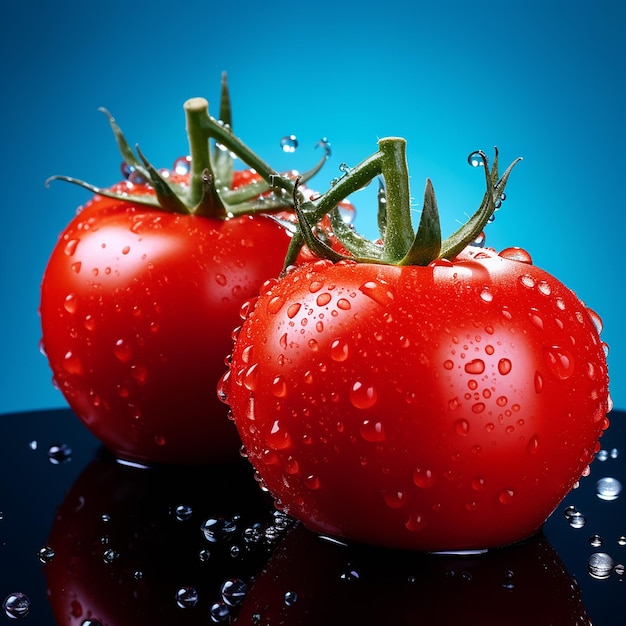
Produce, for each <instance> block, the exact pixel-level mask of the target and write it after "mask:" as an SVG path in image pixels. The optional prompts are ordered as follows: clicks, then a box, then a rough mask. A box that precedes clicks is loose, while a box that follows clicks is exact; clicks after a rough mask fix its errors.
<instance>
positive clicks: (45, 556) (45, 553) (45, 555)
mask: <svg viewBox="0 0 626 626" xmlns="http://www.w3.org/2000/svg"><path fill="white" fill-rule="evenodd" d="M37 556H38V558H39V560H40V561H41V562H42V563H44V564H45V563H50V561H52V559H53V558H54V550H53V549H52V548H51V547H50V546H43V548H40V549H39V551H38V552H37Z"/></svg>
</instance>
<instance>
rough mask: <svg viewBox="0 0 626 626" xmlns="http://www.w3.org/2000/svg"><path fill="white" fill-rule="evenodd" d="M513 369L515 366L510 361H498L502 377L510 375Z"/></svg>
mask: <svg viewBox="0 0 626 626" xmlns="http://www.w3.org/2000/svg"><path fill="white" fill-rule="evenodd" d="M512 368H513V364H512V363H511V361H510V360H509V359H500V360H499V361H498V371H499V372H500V374H502V376H506V375H507V374H509V373H510V371H511V369H512Z"/></svg>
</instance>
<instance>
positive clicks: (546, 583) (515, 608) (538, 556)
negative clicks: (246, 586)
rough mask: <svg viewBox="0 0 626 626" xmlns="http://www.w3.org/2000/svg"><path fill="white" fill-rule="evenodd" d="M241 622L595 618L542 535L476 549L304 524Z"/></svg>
mask: <svg viewBox="0 0 626 626" xmlns="http://www.w3.org/2000/svg"><path fill="white" fill-rule="evenodd" d="M234 623H235V624H263V625H264V626H277V625H278V624H299V625H301V626H306V625H311V626H317V625H318V624H335V625H339V624H343V625H345V626H348V625H350V624H363V625H368V624H481V626H487V625H501V624H509V625H511V626H514V625H526V624H536V625H547V624H570V625H578V626H584V625H587V626H589V625H590V624H591V621H590V619H589V617H588V615H587V612H586V610H585V607H584V605H583V602H582V598H581V593H580V589H579V587H578V586H577V585H576V583H575V581H574V580H573V579H572V577H571V576H570V575H569V574H568V572H567V569H566V568H565V565H564V564H563V562H562V560H561V558H560V557H559V555H558V554H557V553H556V551H555V550H554V548H553V547H552V546H551V545H550V544H549V543H548V542H547V541H546V540H545V538H544V537H541V536H539V537H534V538H533V539H532V540H530V541H528V542H524V543H521V544H517V545H515V546H511V547H509V548H506V549H502V550H494V551H491V552H489V553H487V554H477V555H462V556H458V555H457V556H454V555H446V556H442V555H430V554H415V553H410V552H404V553H403V552H399V551H397V550H380V549H374V548H370V547H363V546H345V545H337V544H336V543H331V542H329V541H327V540H323V539H320V538H319V537H317V536H315V535H314V534H313V533H311V532H308V531H307V530H306V529H305V528H304V527H302V526H299V527H297V528H295V529H294V530H292V531H291V532H290V534H289V535H288V536H287V537H286V539H285V540H284V541H283V542H282V543H281V544H280V545H279V546H278V548H277V550H276V551H275V552H274V554H273V555H272V557H271V559H270V561H269V563H268V564H267V566H266V567H264V568H263V571H262V573H261V574H260V575H258V576H257V577H256V578H255V580H254V582H253V583H252V585H251V586H250V590H249V592H248V594H247V596H246V599H245V601H244V603H243V605H242V607H241V610H240V613H239V615H238V616H237V618H236V619H235V621H234Z"/></svg>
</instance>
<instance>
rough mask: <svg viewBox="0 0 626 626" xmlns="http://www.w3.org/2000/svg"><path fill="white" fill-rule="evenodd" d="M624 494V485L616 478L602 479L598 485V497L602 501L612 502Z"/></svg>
mask: <svg viewBox="0 0 626 626" xmlns="http://www.w3.org/2000/svg"><path fill="white" fill-rule="evenodd" d="M621 492H622V483H621V482H620V481H619V480H617V479H616V478H610V477H606V478H601V479H600V480H598V482H597V483H596V495H597V496H598V498H600V500H606V501H607V502H611V501H613V500H617V498H619V495H620V493H621Z"/></svg>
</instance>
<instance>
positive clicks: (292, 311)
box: [270, 301, 302, 320]
mask: <svg viewBox="0 0 626 626" xmlns="http://www.w3.org/2000/svg"><path fill="white" fill-rule="evenodd" d="M270 303H271V301H270ZM301 306H302V305H301V304H300V303H299V302H295V303H294V304H290V305H289V308H288V309H287V317H288V318H289V319H290V320H291V319H293V318H294V317H295V316H296V315H298V311H300V307H301Z"/></svg>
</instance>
